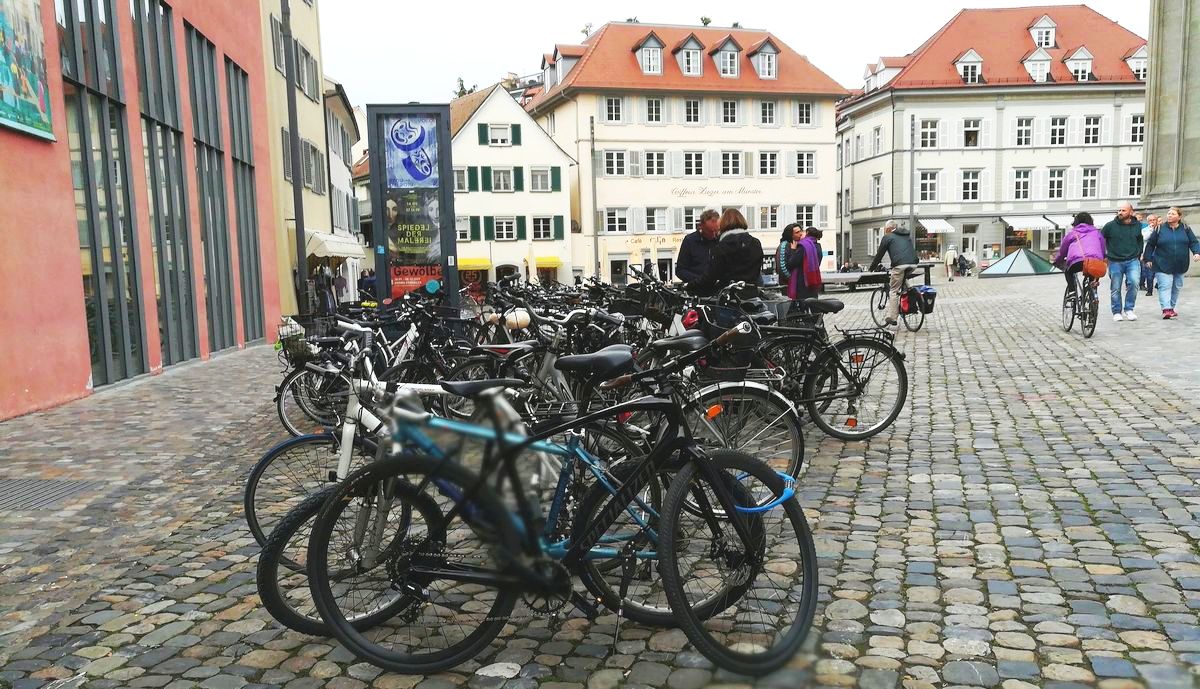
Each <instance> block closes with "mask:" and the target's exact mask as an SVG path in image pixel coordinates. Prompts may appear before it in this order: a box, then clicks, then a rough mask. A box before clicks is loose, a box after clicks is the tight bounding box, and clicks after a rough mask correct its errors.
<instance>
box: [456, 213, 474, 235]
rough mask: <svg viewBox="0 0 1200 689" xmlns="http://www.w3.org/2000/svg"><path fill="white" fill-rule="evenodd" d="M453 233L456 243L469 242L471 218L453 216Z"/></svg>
mask: <svg viewBox="0 0 1200 689" xmlns="http://www.w3.org/2000/svg"><path fill="white" fill-rule="evenodd" d="M454 232H455V235H456V236H457V238H458V241H460V242H469V241H471V217H470V216H468V215H456V216H454Z"/></svg>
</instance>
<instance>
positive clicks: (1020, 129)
mask: <svg viewBox="0 0 1200 689" xmlns="http://www.w3.org/2000/svg"><path fill="white" fill-rule="evenodd" d="M1022 141H1024V143H1022ZM1013 145H1015V146H1020V147H1026V146H1032V145H1033V118H1032V117H1018V118H1017V139H1016V141H1014V142H1013Z"/></svg>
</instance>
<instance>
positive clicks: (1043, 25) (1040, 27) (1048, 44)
mask: <svg viewBox="0 0 1200 689" xmlns="http://www.w3.org/2000/svg"><path fill="white" fill-rule="evenodd" d="M1057 28H1058V25H1057V24H1055V23H1054V20H1053V19H1051V18H1050V15H1046V14H1043V15H1042V18H1041V19H1039V20H1037V21H1036V22H1034V23H1033V24H1032V25H1030V27H1029V35H1030V36H1032V37H1033V44H1034V45H1035V46H1037V47H1039V48H1053V47H1054V46H1055V45H1056V43H1055V41H1056V36H1055V33H1056V31H1055V30H1056V29H1057Z"/></svg>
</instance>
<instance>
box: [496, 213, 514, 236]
mask: <svg viewBox="0 0 1200 689" xmlns="http://www.w3.org/2000/svg"><path fill="white" fill-rule="evenodd" d="M516 238H517V221H516V219H515V218H496V241H498V242H511V241H513V240H515V239H516Z"/></svg>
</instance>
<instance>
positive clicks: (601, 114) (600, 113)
mask: <svg viewBox="0 0 1200 689" xmlns="http://www.w3.org/2000/svg"><path fill="white" fill-rule="evenodd" d="M607 105H608V97H607V96H596V121H597V122H607V121H608V120H607V119H605V118H606V117H608V111H607Z"/></svg>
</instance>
